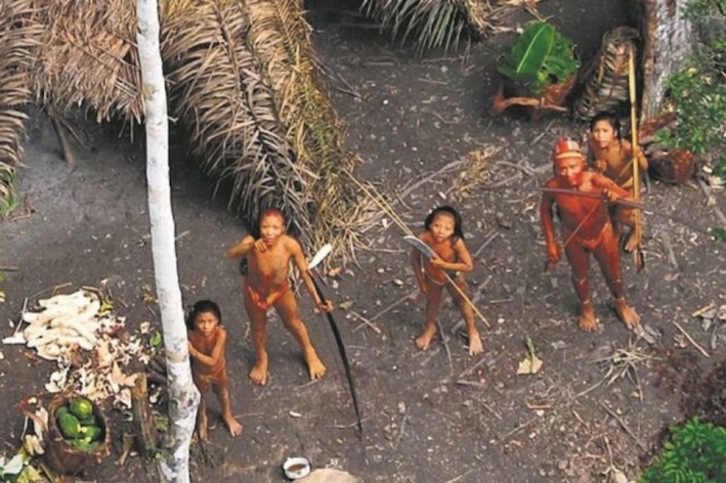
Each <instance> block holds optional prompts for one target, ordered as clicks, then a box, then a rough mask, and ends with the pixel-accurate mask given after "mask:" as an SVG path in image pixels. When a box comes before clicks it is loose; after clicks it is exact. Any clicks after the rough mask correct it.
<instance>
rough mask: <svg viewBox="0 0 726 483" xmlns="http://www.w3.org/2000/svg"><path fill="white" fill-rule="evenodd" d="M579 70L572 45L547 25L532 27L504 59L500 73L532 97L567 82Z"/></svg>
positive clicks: (534, 24)
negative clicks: (549, 86)
mask: <svg viewBox="0 0 726 483" xmlns="http://www.w3.org/2000/svg"><path fill="white" fill-rule="evenodd" d="M579 68H580V63H579V62H578V61H577V59H575V55H574V46H573V44H572V41H571V40H570V39H569V38H567V37H565V36H563V35H561V34H560V33H559V32H558V31H557V29H555V28H554V27H553V26H552V25H551V24H549V23H547V22H533V23H530V24H529V25H528V26H527V27H526V28H525V29H524V31H523V32H522V34H521V35H520V36H519V39H517V42H516V43H515V44H514V46H512V49H511V50H510V51H509V53H508V54H507V55H506V56H505V57H504V59H503V61H502V64H501V65H500V66H499V68H498V71H499V73H500V74H502V75H503V76H505V77H508V78H510V79H512V80H514V81H516V82H519V83H520V84H523V85H524V86H526V87H527V88H528V89H529V90H530V92H532V93H533V94H537V93H539V91H540V90H542V88H543V87H545V86H547V85H549V84H557V83H560V82H563V81H565V80H566V79H568V78H569V77H570V76H571V75H572V74H574V73H575V72H577V69H579Z"/></svg>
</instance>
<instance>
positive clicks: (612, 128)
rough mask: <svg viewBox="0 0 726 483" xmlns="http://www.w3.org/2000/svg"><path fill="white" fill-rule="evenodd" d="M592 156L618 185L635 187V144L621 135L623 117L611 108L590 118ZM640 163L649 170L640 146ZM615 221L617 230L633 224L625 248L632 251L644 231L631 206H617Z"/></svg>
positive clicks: (595, 164) (598, 167) (630, 189)
mask: <svg viewBox="0 0 726 483" xmlns="http://www.w3.org/2000/svg"><path fill="white" fill-rule="evenodd" d="M588 146H589V150H588V160H589V162H590V164H591V166H592V167H593V169H594V170H595V171H597V172H598V173H602V174H604V175H605V176H607V177H608V178H610V179H611V180H613V181H615V183H617V185H618V186H620V187H621V188H623V189H625V190H627V191H628V192H629V193H630V194H631V195H632V194H633V193H634V191H633V165H632V161H633V146H632V145H631V144H630V143H629V142H628V141H625V140H623V139H621V137H620V121H618V118H617V117H615V116H614V115H613V114H611V113H609V112H601V113H599V114H597V115H596V116H595V117H593V118H592V120H591V121H590V136H589V140H588ZM636 156H637V158H638V167H639V168H640V170H641V172H645V171H647V170H648V160H647V159H646V157H645V155H644V154H643V152H642V151H641V150H640V149H636ZM613 221H615V223H616V226H615V228H616V230H617V231H618V232H619V231H620V225H626V226H628V227H629V228H630V235H629V237H628V240H627V241H626V243H625V251H627V252H632V251H633V250H635V249H636V248H637V247H638V245H640V238H641V236H642V233H640V231H636V230H635V223H636V216H635V212H634V211H633V210H632V209H631V208H627V207H625V206H616V207H614V213H613ZM636 233H637V235H636Z"/></svg>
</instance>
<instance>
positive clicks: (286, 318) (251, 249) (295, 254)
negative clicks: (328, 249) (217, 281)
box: [227, 208, 333, 385]
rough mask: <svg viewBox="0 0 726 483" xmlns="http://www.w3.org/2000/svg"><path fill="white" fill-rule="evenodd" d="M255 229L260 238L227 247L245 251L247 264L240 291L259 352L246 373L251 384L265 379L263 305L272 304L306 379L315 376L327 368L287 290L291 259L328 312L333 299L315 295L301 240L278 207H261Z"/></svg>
mask: <svg viewBox="0 0 726 483" xmlns="http://www.w3.org/2000/svg"><path fill="white" fill-rule="evenodd" d="M258 230H259V233H257V234H256V235H258V238H255V237H254V236H252V235H248V236H246V237H244V238H243V239H242V240H241V241H240V242H239V243H238V244H237V245H235V246H233V247H232V248H230V249H229V250H228V251H227V255H228V256H229V257H230V258H232V259H234V258H238V257H241V256H246V257H247V263H248V269H247V273H246V275H245V277H244V279H243V282H242V295H243V298H244V304H245V310H246V311H247V315H248V316H249V318H250V325H251V329H252V344H253V345H254V348H255V353H256V355H257V361H256V362H255V364H254V366H252V370H251V371H250V379H251V380H252V382H253V383H254V384H259V385H265V384H266V383H267V366H268V361H267V348H266V342H267V311H268V310H269V308H270V307H275V310H276V311H277V313H278V314H279V316H280V318H281V319H282V321H283V323H284V324H285V327H286V328H287V330H289V331H290V332H291V333H292V335H293V336H295V339H296V340H297V342H298V344H300V347H301V348H302V351H303V358H304V359H305V363H306V364H307V366H308V372H309V374H310V379H313V380H314V379H319V378H321V377H322V376H323V375H324V374H325V371H326V369H325V366H324V365H323V363H322V361H321V360H320V358H319V357H318V355H317V353H316V352H315V349H314V348H313V345H312V344H311V342H310V337H309V336H308V331H307V329H306V328H305V325H304V324H303V321H302V320H301V319H300V313H299V310H298V306H297V302H296V301H295V296H294V295H293V293H292V291H291V290H290V282H289V264H290V260H291V259H292V260H293V261H294V262H295V265H296V266H297V268H298V270H299V272H300V276H301V277H302V279H303V281H304V282H305V287H307V289H308V292H310V295H311V296H312V297H313V300H315V305H316V306H317V308H318V309H319V310H320V311H325V312H330V311H332V310H333V305H332V303H331V302H330V301H327V303H326V304H323V302H322V301H321V300H320V297H318V294H317V292H316V291H315V286H314V285H313V281H312V279H311V278H310V273H309V271H308V265H307V262H306V261H305V256H304V255H303V252H302V248H301V247H300V244H299V243H298V242H297V240H295V239H294V238H292V237H291V236H288V235H287V234H286V230H285V217H284V216H283V214H282V212H280V211H279V210H276V209H272V208H270V209H266V210H264V211H263V212H262V213H261V214H260V221H259V225H258Z"/></svg>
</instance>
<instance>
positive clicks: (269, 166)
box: [162, 0, 309, 231]
mask: <svg viewBox="0 0 726 483" xmlns="http://www.w3.org/2000/svg"><path fill="white" fill-rule="evenodd" d="M172 12H173V13H172V14H171V16H170V17H168V18H166V19H165V20H164V22H163V24H162V32H163V43H162V50H163V56H164V59H165V60H166V64H167V66H168V69H167V77H168V80H169V82H170V84H171V90H170V93H171V96H170V98H171V101H172V105H173V106H174V107H173V110H174V114H175V115H176V116H178V117H179V118H180V119H181V121H182V122H183V123H184V124H185V125H187V126H189V128H190V130H191V137H192V139H191V141H192V145H193V146H194V153H195V154H196V155H197V156H198V157H199V158H201V159H202V163H203V167H204V169H205V171H206V172H207V173H209V174H210V175H212V176H213V177H215V178H216V179H217V180H218V184H220V183H224V182H226V181H229V182H230V184H231V187H232V193H231V197H230V199H229V206H230V207H231V208H233V209H236V210H237V211H238V212H239V213H240V214H241V215H242V217H243V218H244V219H245V220H246V221H248V222H249V223H252V222H253V221H254V220H255V219H257V217H258V216H259V213H260V211H261V210H263V209H265V208H267V207H270V206H276V207H278V208H280V209H282V210H283V211H284V212H285V213H286V214H287V215H288V219H289V220H290V221H291V222H292V226H291V228H292V229H293V231H302V230H306V231H309V217H308V216H307V205H308V204H309V202H308V200H307V199H306V198H305V194H304V193H303V188H304V186H305V182H306V180H305V178H304V177H303V176H302V175H301V173H300V171H299V170H298V169H297V167H296V165H295V153H294V151H293V149H292V147H291V145H290V143H289V142H288V141H287V139H286V137H285V131H284V128H283V127H282V126H281V124H280V122H279V119H278V117H277V108H276V106H275V101H274V94H273V91H272V89H271V88H270V87H269V85H268V84H267V83H265V82H264V78H263V76H262V70H263V66H262V65H261V63H260V62H259V60H258V59H257V58H256V57H255V56H254V55H253V54H252V52H251V51H250V49H249V46H248V44H247V41H246V37H247V33H248V31H249V19H248V17H247V15H246V11H245V9H244V8H243V6H242V5H241V4H240V3H237V2H223V1H215V0H209V1H198V2H195V3H194V5H193V8H191V9H189V8H188V9H186V10H184V9H179V10H176V11H172Z"/></svg>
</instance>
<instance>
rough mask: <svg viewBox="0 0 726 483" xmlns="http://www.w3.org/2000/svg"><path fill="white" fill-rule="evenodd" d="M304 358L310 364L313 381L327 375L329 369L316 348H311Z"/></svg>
mask: <svg viewBox="0 0 726 483" xmlns="http://www.w3.org/2000/svg"><path fill="white" fill-rule="evenodd" d="M304 359H305V363H306V364H307V365H308V373H309V374H310V380H311V381H314V380H316V379H320V378H321V377H323V376H324V375H325V372H326V371H327V369H326V368H325V365H324V364H323V361H321V360H320V358H319V357H318V355H317V354H316V353H315V351H314V350H310V352H308V353H307V354H305V357H304Z"/></svg>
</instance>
